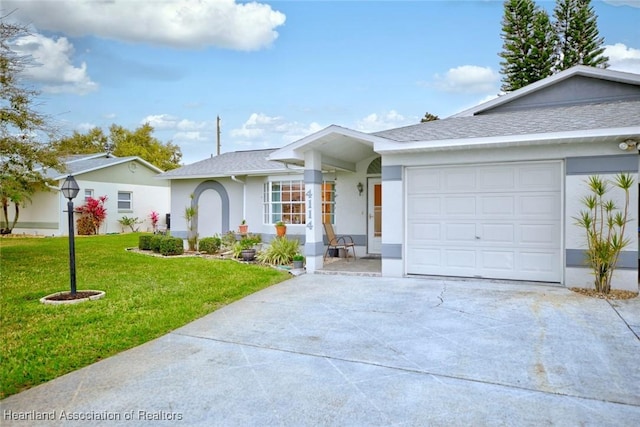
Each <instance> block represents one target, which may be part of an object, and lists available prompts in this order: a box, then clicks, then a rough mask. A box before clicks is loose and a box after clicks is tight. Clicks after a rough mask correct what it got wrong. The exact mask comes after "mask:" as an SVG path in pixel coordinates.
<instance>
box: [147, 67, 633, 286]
mask: <svg viewBox="0 0 640 427" xmlns="http://www.w3.org/2000/svg"><path fill="white" fill-rule="evenodd" d="M639 144H640V75H636V74H630V73H623V72H616V71H611V70H604V69H596V68H590V67H584V66H578V67H574V68H571V69H569V70H566V71H563V72H561V73H558V74H556V75H553V76H551V77H549V78H546V79H544V80H541V81H538V82H536V83H534V84H532V85H529V86H527V87H525V88H522V89H520V90H517V91H514V92H511V93H509V94H507V95H504V96H500V97H498V98H496V99H493V100H491V101H489V102H486V103H483V104H481V105H478V106H476V107H473V108H471V109H468V110H465V111H462V112H460V113H458V114H455V115H453V116H451V117H449V118H446V119H443V120H437V121H432V122H427V123H420V124H416V125H413V126H408V127H402V128H397V129H389V130H386V131H382V132H376V133H373V134H366V133H362V132H358V131H355V130H351V129H347V128H344V127H339V126H329V127H328V128H326V129H323V130H321V131H319V132H317V133H314V134H312V135H309V136H307V137H305V138H303V139H301V140H299V141H296V142H294V143H292V144H289V145H287V146H285V147H282V148H280V149H272V150H260V151H247V152H235V153H227V154H223V155H221V156H218V157H213V158H210V159H206V160H203V161H201V162H198V163H194V164H192V165H188V166H184V167H182V168H179V169H176V170H172V171H169V172H165V173H164V174H161V175H160V176H159V177H160V178H164V179H168V180H170V181H171V200H172V202H171V203H172V205H171V212H172V234H174V235H177V236H183V237H184V236H186V225H185V220H184V218H183V214H182V212H184V209H185V207H186V206H190V205H191V204H193V205H194V206H198V208H199V215H198V221H197V230H198V232H199V234H200V236H201V237H202V236H205V235H212V234H214V233H222V232H226V231H227V230H235V229H237V225H238V224H240V222H241V221H242V219H246V220H247V222H248V224H249V226H250V232H254V233H261V234H263V237H266V238H267V240H268V238H269V237H270V236H272V235H273V234H274V228H273V223H275V222H276V221H278V220H283V221H285V222H287V223H288V224H289V227H288V232H287V235H288V236H292V235H293V236H298V237H299V238H300V240H301V242H303V243H304V251H305V255H306V257H307V270H308V271H310V272H313V271H315V270H317V269H321V268H322V266H323V254H324V250H325V244H324V241H323V227H322V222H323V221H331V222H332V223H333V224H334V228H335V230H336V232H337V233H338V234H349V235H351V236H353V237H354V239H355V241H356V244H357V253H358V255H359V256H362V255H365V254H380V256H381V259H382V261H381V262H382V275H383V276H388V277H405V276H412V275H429V276H455V277H479V278H493V279H508V280H522V281H539V282H551V283H559V284H562V285H564V286H578V287H592V283H593V277H592V276H591V274H590V271H589V269H588V268H585V265H584V249H585V247H586V243H585V239H584V235H583V234H584V231H583V230H582V229H581V228H579V227H578V226H576V225H575V219H574V217H575V216H577V215H578V213H579V211H580V210H581V209H582V205H581V202H580V199H581V197H583V196H584V195H586V194H587V188H586V185H585V179H586V178H588V176H590V175H595V174H597V175H600V176H602V177H606V178H612V177H613V176H615V174H617V173H620V172H628V173H630V174H632V176H633V177H634V178H635V179H636V183H637V179H638V170H639V163H640V162H639V159H640V157H639V155H638V148H639V147H638V145H639ZM191 196H192V197H191ZM631 207H632V209H631V215H630V218H631V221H630V223H629V225H628V229H627V230H628V233H627V237H628V238H629V239H630V241H631V244H630V245H629V246H627V247H626V248H625V250H624V252H623V253H622V256H621V258H620V260H619V264H618V270H617V272H616V274H615V276H614V280H613V287H614V288H618V289H629V290H635V291H637V290H638V235H637V230H638V217H639V216H640V215H639V213H638V185H637V184H636V185H635V186H634V187H633V188H632V191H631Z"/></svg>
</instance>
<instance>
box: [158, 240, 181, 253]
mask: <svg viewBox="0 0 640 427" xmlns="http://www.w3.org/2000/svg"><path fill="white" fill-rule="evenodd" d="M160 253H161V254H162V255H182V254H183V253H184V245H183V243H182V239H181V238H179V237H171V236H163V237H162V238H161V239H160Z"/></svg>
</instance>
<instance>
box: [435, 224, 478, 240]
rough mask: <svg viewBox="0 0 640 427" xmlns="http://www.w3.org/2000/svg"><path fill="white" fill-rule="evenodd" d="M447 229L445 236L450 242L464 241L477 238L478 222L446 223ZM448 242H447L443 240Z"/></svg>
mask: <svg viewBox="0 0 640 427" xmlns="http://www.w3.org/2000/svg"><path fill="white" fill-rule="evenodd" d="M444 227H445V229H446V230H447V231H446V234H445V238H446V240H447V241H449V242H463V241H474V240H476V224H475V222H474V223H471V224H469V223H466V224H465V223H455V222H450V223H446V224H444ZM442 243H443V244H446V242H442Z"/></svg>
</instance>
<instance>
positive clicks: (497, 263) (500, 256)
mask: <svg viewBox="0 0 640 427" xmlns="http://www.w3.org/2000/svg"><path fill="white" fill-rule="evenodd" d="M480 259H481V264H480V266H479V267H480V269H481V271H482V272H484V274H483V276H484V275H487V273H488V271H487V270H500V271H513V269H514V265H515V253H514V251H490V250H484V251H481V258H480Z"/></svg>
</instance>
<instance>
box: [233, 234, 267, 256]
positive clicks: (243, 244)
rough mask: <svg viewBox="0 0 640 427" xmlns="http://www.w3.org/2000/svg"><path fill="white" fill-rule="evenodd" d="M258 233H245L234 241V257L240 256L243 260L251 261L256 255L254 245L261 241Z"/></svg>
mask: <svg viewBox="0 0 640 427" xmlns="http://www.w3.org/2000/svg"><path fill="white" fill-rule="evenodd" d="M261 240H262V239H261V238H260V236H258V235H246V236H244V237H243V238H242V239H240V241H238V242H236V244H235V247H234V252H236V257H240V258H242V260H243V261H253V259H254V258H255V256H256V249H255V248H254V246H255V245H257V244H258V243H260V242H261Z"/></svg>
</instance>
